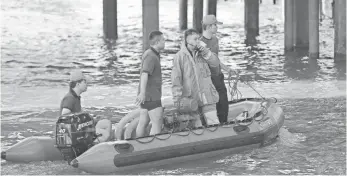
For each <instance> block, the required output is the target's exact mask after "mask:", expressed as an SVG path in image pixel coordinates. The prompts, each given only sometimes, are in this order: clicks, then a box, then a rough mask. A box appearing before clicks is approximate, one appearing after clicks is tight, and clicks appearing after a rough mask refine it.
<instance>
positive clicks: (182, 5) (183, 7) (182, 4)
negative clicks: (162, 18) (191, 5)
mask: <svg viewBox="0 0 347 176" xmlns="http://www.w3.org/2000/svg"><path fill="white" fill-rule="evenodd" d="M187 2H188V1H187V0H179V28H180V30H186V29H187V27H188V26H187V25H188V20H187V11H188V8H187V7H188V3H187Z"/></svg>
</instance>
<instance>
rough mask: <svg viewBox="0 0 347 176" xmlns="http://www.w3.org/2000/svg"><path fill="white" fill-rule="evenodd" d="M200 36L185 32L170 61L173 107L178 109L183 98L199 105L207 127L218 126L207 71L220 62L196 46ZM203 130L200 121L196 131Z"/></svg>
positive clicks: (214, 91) (196, 121)
mask: <svg viewBox="0 0 347 176" xmlns="http://www.w3.org/2000/svg"><path fill="white" fill-rule="evenodd" d="M199 43H200V34H199V32H198V31H196V30H195V29H188V30H186V31H185V32H184V40H183V42H182V45H181V49H180V51H178V52H177V53H176V55H175V57H174V59H173V68H172V72H171V82H172V95H173V101H174V104H176V106H177V105H179V104H180V102H181V100H182V99H183V98H188V99H189V98H191V99H194V100H195V101H197V102H198V107H199V111H200V112H202V114H203V115H204V118H205V121H206V124H207V125H214V124H219V119H218V117H217V111H216V103H217V102H218V101H219V96H218V92H217V91H216V89H215V87H214V85H213V84H212V80H211V71H210V68H209V65H210V67H213V68H214V67H218V66H219V60H218V58H217V56H216V54H214V53H213V52H211V51H210V50H209V49H207V48H205V47H203V46H201V45H199ZM200 126H202V123H201V120H200V118H198V119H196V120H195V127H200Z"/></svg>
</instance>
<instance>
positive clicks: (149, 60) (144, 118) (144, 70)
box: [136, 31, 165, 137]
mask: <svg viewBox="0 0 347 176" xmlns="http://www.w3.org/2000/svg"><path fill="white" fill-rule="evenodd" d="M149 42H150V48H149V49H147V50H146V51H145V52H144V53H143V55H142V63H141V71H140V75H141V76H140V85H139V89H138V95H137V98H136V105H140V108H141V111H140V119H139V123H138V125H137V128H136V137H142V136H144V134H145V129H146V126H147V125H148V123H149V120H150V121H151V122H152V128H151V131H150V135H155V134H159V133H160V132H161V129H162V125H163V107H162V104H161V95H162V93H161V91H162V90H161V86H162V75H161V65H160V54H159V53H160V51H162V50H163V49H164V48H165V38H164V36H163V33H162V32H160V31H153V32H151V33H150V34H149Z"/></svg>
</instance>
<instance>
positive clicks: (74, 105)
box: [59, 90, 82, 115]
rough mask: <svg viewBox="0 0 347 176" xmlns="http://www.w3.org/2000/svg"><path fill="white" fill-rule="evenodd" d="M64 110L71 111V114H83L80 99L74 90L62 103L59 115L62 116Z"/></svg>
mask: <svg viewBox="0 0 347 176" xmlns="http://www.w3.org/2000/svg"><path fill="white" fill-rule="evenodd" d="M63 108H66V109H69V110H70V111H71V113H76V112H81V110H82V107H81V100H80V97H79V96H77V94H76V93H75V92H74V91H73V90H70V91H69V92H68V93H67V94H66V95H65V96H64V98H63V100H62V101H61V103H60V111H59V115H62V114H61V113H62V110H63Z"/></svg>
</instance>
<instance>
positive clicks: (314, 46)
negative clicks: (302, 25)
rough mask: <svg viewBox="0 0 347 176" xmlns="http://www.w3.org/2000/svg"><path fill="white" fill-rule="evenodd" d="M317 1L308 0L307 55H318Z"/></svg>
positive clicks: (314, 56)
mask: <svg viewBox="0 0 347 176" xmlns="http://www.w3.org/2000/svg"><path fill="white" fill-rule="evenodd" d="M319 1H320V0H309V2H308V8H309V9H308V11H309V15H308V17H309V56H310V58H318V57H319Z"/></svg>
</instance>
